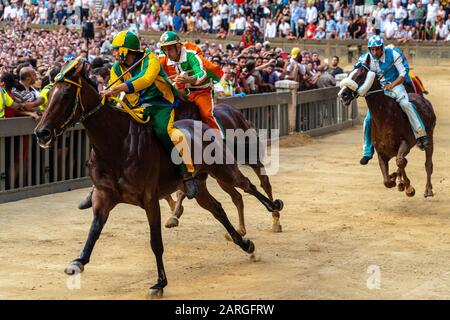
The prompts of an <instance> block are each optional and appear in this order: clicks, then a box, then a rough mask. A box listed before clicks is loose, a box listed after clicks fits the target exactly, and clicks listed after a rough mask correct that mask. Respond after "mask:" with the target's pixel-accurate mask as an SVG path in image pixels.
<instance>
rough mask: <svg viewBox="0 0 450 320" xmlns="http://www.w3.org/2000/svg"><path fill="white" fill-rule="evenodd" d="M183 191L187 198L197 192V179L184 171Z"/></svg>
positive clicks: (191, 197) (190, 197)
mask: <svg viewBox="0 0 450 320" xmlns="http://www.w3.org/2000/svg"><path fill="white" fill-rule="evenodd" d="M183 183H184V191H185V194H186V197H187V198H188V199H193V198H195V197H196V196H197V194H198V188H197V181H196V180H195V177H194V176H192V173H185V174H184V175H183Z"/></svg>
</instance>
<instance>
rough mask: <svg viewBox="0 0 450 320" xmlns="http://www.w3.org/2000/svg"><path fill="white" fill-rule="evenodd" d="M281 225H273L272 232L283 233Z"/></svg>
mask: <svg viewBox="0 0 450 320" xmlns="http://www.w3.org/2000/svg"><path fill="white" fill-rule="evenodd" d="M282 231H283V230H282V228H281V224H273V225H272V232H282Z"/></svg>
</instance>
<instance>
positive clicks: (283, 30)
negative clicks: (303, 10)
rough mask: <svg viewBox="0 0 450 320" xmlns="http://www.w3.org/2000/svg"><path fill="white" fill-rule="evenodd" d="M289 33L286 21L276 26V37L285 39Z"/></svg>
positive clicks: (288, 25) (289, 28)
mask: <svg viewBox="0 0 450 320" xmlns="http://www.w3.org/2000/svg"><path fill="white" fill-rule="evenodd" d="M289 31H291V25H290V24H289V23H288V22H287V21H283V22H282V23H280V25H279V26H278V37H279V38H285V37H286V36H287V35H288V33H289Z"/></svg>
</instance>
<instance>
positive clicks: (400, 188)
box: [396, 168, 405, 192]
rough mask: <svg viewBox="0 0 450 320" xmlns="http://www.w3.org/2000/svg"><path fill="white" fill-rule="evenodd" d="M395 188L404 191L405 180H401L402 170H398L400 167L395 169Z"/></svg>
mask: <svg viewBox="0 0 450 320" xmlns="http://www.w3.org/2000/svg"><path fill="white" fill-rule="evenodd" d="M396 175H397V189H398V191H400V192H403V191H405V181H403V177H402V171H401V170H400V168H398V169H397V173H396Z"/></svg>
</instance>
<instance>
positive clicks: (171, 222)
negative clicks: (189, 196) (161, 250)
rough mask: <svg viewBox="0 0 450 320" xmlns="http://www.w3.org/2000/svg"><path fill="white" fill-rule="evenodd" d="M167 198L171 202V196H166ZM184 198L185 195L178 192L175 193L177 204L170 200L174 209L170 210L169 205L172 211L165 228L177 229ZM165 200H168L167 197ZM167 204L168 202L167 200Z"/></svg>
mask: <svg viewBox="0 0 450 320" xmlns="http://www.w3.org/2000/svg"><path fill="white" fill-rule="evenodd" d="M168 198H170V200H172V197H171V196H168ZM184 198H186V194H185V193H184V192H183V191H181V190H178V191H177V202H175V201H173V200H172V201H173V202H174V207H173V208H172V206H171V204H170V203H169V205H170V209H171V210H172V215H171V216H170V218H169V219H167V221H166V225H165V227H166V228H173V227H178V220H179V219H180V217H181V215H182V214H183V211H184V208H183V200H184ZM165 199H166V200H168V199H167V197H166V198H165ZM167 202H169V200H168V201H167Z"/></svg>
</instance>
